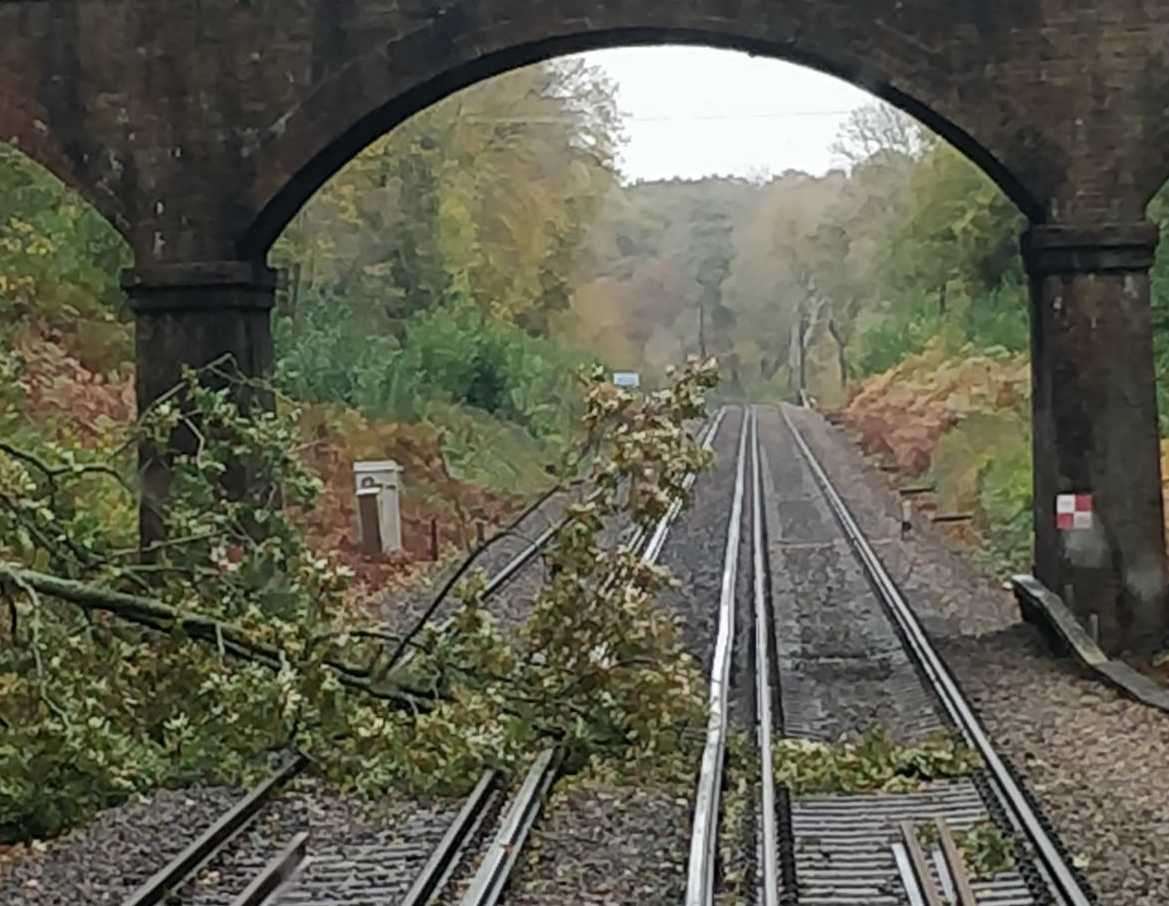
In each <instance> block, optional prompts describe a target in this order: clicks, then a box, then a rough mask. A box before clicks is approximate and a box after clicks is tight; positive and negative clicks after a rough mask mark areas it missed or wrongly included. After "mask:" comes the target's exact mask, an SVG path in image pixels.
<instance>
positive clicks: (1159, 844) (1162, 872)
mask: <svg viewBox="0 0 1169 906" xmlns="http://www.w3.org/2000/svg"><path fill="white" fill-rule="evenodd" d="M794 418H795V420H796V421H797V422H798V424H799V426H800V429H801V431H802V432H803V433H804V436H805V438H806V439H807V441H808V443H809V445H810V446H812V447H813V449H814V450H815V452H816V454H817V456H818V457H819V458H820V460H821V462H822V464H823V465H824V467H825V469H826V470H827V471H828V472H829V474H830V475H831V477H832V480H833V482H834V483H835V484H836V486H837V489H838V490H839V491H840V493H841V495H842V496H844V497H845V499H846V500H847V502H848V504H849V506H850V507H851V508H852V509H853V512H854V514H855V515H856V516H857V517H858V518H859V519H861V520H862V522H864V523H866V525H865V527H866V529H870V530H874V529H871V528H870V527H874V528H875V530H876V531H877V532H878V533H880V532H881V531H882V530H883V531H884V535H883V537H886V538H889V537H891V536H892V534H893V531H894V529H893V528H892V525H891V523H892V524H895V523H896V522H897V518H896V514H897V499H896V495H895V494H894V493H893V492H892V491H891V490H890V489H889V488H888V486H887V483H886V481H885V480H884V478H883V477H882V476H881V475H880V474H879V473H878V472H877V471H876V470H875V469H872V468H870V467H868V466H867V465H866V464H865V463H864V460H863V458H862V457H861V456H860V454H859V453H858V452H857V451H856V449H855V448H854V447H853V446H852V444H851V443H850V442H849V440H848V438H847V436H846V435H845V434H844V432H843V431H840V430H839V429H836V428H833V427H832V426H830V425H828V424H827V423H826V422H824V421H823V419H821V418H820V417H819V416H817V415H815V414H813V413H807V412H800V413H796V414H795V415H794ZM880 552H881V555H882V557H884V558H885V559H886V564H887V565H889V566H890V571H891V572H893V574H894V576H895V577H896V578H898V579H901V578H902V575H903V574H904V573H908V574H909V577H908V578H907V579H905V580H904V582H903V583H902V588H903V590H904V591H905V592H906V597H907V598H908V599H909V601H910V602H911V603H912V604H913V606H914V607H915V609H916V610H917V611H918V612H919V614H923V615H925V614H929V615H931V616H932V617H933V619H932V620H931V622H930V628H931V632H932V633H933V634H934V636H935V638H936V639H938V641H939V647H940V649H941V653H942V655H943V656H944V657H945V658H946V660H947V662H948V663H949V665H950V666H951V668H952V669H953V671H954V673H955V675H956V677H957V678H958V680H959V682H960V683H961V685H962V687H963V690H964V691H965V692H966V693H967V695H968V696H969V697H970V699H971V700H972V702H973V703H974V704H975V706H976V707H977V708H978V709H979V711H980V713H981V715H982V719H983V721H984V723H985V724H986V726H987V729H988V730H989V731H990V733H991V735H992V736H993V737H994V740H995V742H996V744H997V745H998V747H999V749H1000V751H1001V752H1003V753H1004V754H1005V755H1006V756H1008V757H1009V758H1010V760H1011V761H1012V762H1013V764H1014V765H1015V767H1016V768H1017V769H1018V770H1019V771H1020V772H1021V774H1022V775H1023V776H1024V778H1025V779H1026V780H1027V783H1028V785H1029V786H1030V788H1031V789H1032V790H1033V791H1034V792H1035V794H1036V796H1037V797H1038V799H1039V801H1040V803H1041V804H1042V806H1043V808H1044V811H1045V812H1046V813H1047V815H1048V816H1049V817H1050V818H1051V819H1052V822H1053V824H1054V826H1055V828H1056V830H1057V831H1058V832H1059V833H1060V835H1061V837H1062V838H1063V842H1064V844H1065V845H1066V846H1067V847H1068V849H1069V850H1070V851H1071V853H1072V854H1073V856H1074V857H1076V858H1077V860H1078V861H1079V862H1080V864H1081V865H1082V866H1083V872H1084V875H1085V876H1086V878H1087V879H1088V881H1089V883H1090V884H1091V885H1092V886H1093V888H1094V889H1095V891H1096V892H1097V894H1099V897H1100V902H1101V903H1102V904H1109V906H1112V904H1116V906H1164V904H1166V903H1169V871H1167V870H1166V869H1167V868H1169V717H1167V716H1166V715H1164V714H1162V713H1161V712H1159V711H1156V710H1154V709H1151V708H1147V707H1145V706H1143V705H1139V704H1136V703H1134V702H1131V701H1128V700H1126V699H1123V698H1121V697H1120V696H1119V695H1118V694H1117V693H1115V692H1113V691H1112V690H1111V689H1109V688H1107V687H1105V686H1103V685H1101V684H1100V683H1098V682H1096V681H1094V680H1093V679H1090V678H1089V677H1087V676H1086V675H1085V674H1084V673H1083V672H1082V671H1081V670H1080V669H1079V668H1078V666H1077V665H1076V664H1075V663H1074V662H1073V661H1071V660H1070V659H1063V658H1054V657H1052V655H1051V653H1050V652H1049V651H1048V649H1047V648H1046V647H1045V645H1044V644H1043V642H1042V639H1041V638H1040V636H1039V633H1038V631H1037V630H1036V629H1034V628H1033V627H1031V626H1029V625H1027V624H1024V623H1021V622H1019V618H1018V610H1017V608H1016V606H1015V604H1014V601H1013V598H1012V597H1011V596H1010V595H1009V593H1007V592H1004V591H1003V590H1002V589H1001V587H1000V583H1001V579H1002V578H1003V577H998V578H997V579H996V577H993V576H990V575H987V574H985V573H982V572H980V571H979V570H978V569H977V568H976V567H975V566H974V565H973V564H972V563H971V562H969V561H967V560H964V559H963V558H962V557H961V556H959V555H958V554H956V553H955V552H954V551H953V550H952V549H951V548H950V547H949V545H948V543H947V541H946V540H945V539H944V537H943V536H942V535H941V534H940V532H938V531H936V530H935V529H934V528H933V527H932V526H930V525H928V524H922V525H915V528H914V531H913V533H912V535H911V537H910V538H909V539H907V540H906V541H905V542H903V543H902V542H897V543H896V544H892V543H891V544H886V545H882V549H881V551H880Z"/></svg>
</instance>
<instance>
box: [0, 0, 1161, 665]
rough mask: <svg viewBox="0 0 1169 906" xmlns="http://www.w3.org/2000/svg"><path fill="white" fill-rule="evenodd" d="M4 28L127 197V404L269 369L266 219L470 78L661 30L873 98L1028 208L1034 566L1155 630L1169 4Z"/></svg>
mask: <svg viewBox="0 0 1169 906" xmlns="http://www.w3.org/2000/svg"><path fill="white" fill-rule="evenodd" d="M1153 6H1156V5H1153ZM0 28H2V29H3V30H4V34H5V41H4V42H3V43H0V72H8V73H13V74H16V75H17V76H19V78H18V79H13V80H12V81H11V86H12V89H11V94H12V95H13V96H14V97H16V96H19V97H20V98H22V99H25V100H22V101H20V102H18V104H19V106H20V109H22V110H24V111H32V110H34V109H35V110H36V111H39V112H38V114H37V116H36V117H35V119H37V120H39V121H40V122H43V123H45V124H46V125H47V126H48V129H49V137H50V138H51V141H48V140H46V144H45V146H44V148H43V149H42V152H43V153H44V154H45V155H47V159H46V162H47V163H49V165H50V166H53V167H54V169H58V168H60V169H59V172H62V171H64V170H66V169H68V170H69V171H70V172H71V174H72V175H73V177H74V178H73V179H70V182H71V184H74V185H77V186H78V187H79V188H82V191H83V192H84V194H86V195H87V196H89V197H91V198H97V197H98V196H102V195H104V196H105V197H106V199H107V202H108V201H109V200H110V199H113V200H114V201H116V205H114V206H113V207H111V208H110V210H111V211H113V212H114V213H115V214H116V215H117V217H119V218H121V221H120V222H121V224H122V225H123V226H124V232H125V233H126V235H127V237H128V238H129V239H130V241H131V244H132V245H133V247H134V250H135V255H136V270H135V272H134V273H133V274H131V275H128V277H127V288H128V291H129V292H130V294H131V298H132V301H133V304H134V306H135V308H136V311H137V316H138V325H139V339H138V366H139V367H138V392H139V396H140V399H141V400H142V401H143V402H145V401H149V400H150V399H152V398H153V397H154V396H155V395H156V394H157V393H158V392H160V391H161V390H162V389H164V388H166V387H169V386H170V385H171V384H172V383H173V381H174V379H175V377H176V376H177V374H178V369H179V366H180V365H181V364H183V363H192V364H201V363H204V362H206V361H209V360H210V359H212V358H215V357H217V356H218V355H220V354H222V353H225V352H231V353H234V354H235V355H236V356H237V359H238V360H239V361H240V362H242V363H244V366H245V367H247V368H250V369H253V370H257V371H262V370H264V369H265V368H266V367H268V365H270V363H271V360H272V350H271V331H270V329H269V324H268V311H269V308H270V307H271V304H272V299H273V292H274V283H275V281H274V274H273V273H272V272H271V271H270V270H269V269H268V268H267V266H266V265H265V264H264V257H265V254H266V251H267V248H268V245H269V244H270V243H271V241H272V240H273V239H274V238H275V236H276V234H277V233H278V232H279V230H280V228H281V227H282V226H283V224H284V223H285V222H287V220H288V219H289V218H290V217H291V216H292V214H293V213H294V212H295V211H296V210H297V208H298V207H299V206H300V205H301V204H303V202H304V201H305V199H307V198H308V197H309V196H310V195H311V194H312V192H313V191H314V190H315V189H316V188H317V187H318V186H319V185H320V184H321V183H322V182H323V181H324V180H325V179H327V178H328V176H329V175H330V174H331V173H333V172H335V171H336V170H337V169H338V168H339V167H340V166H341V165H342V164H343V163H344V162H345V161H346V160H348V159H349V158H350V157H352V156H353V155H354V154H356V153H357V152H358V151H359V150H360V149H361V148H362V147H364V146H365V145H366V144H368V143H369V142H370V141H372V140H373V139H374V138H376V137H377V136H378V135H380V134H381V133H382V132H384V131H386V130H387V129H389V128H392V127H393V125H394V124H395V123H397V122H400V121H401V120H402V119H404V118H405V117H407V116H409V115H410V114H411V113H413V112H415V111H417V110H419V109H421V108H422V107H424V106H426V105H427V104H429V103H432V102H434V101H436V100H438V99H439V98H441V97H443V96H445V95H446V94H449V93H451V92H452V91H454V90H456V89H458V88H460V87H463V86H465V85H468V84H470V83H471V82H474V81H476V80H480V79H483V78H487V77H488V76H490V75H493V74H495V73H498V72H502V71H504V70H506V69H509V68H514V67H516V66H519V65H522V64H524V63H530V62H534V61H536V60H539V59H544V58H547V57H550V56H554V55H558V54H564V53H568V52H572V51H578V50H583V49H586V48H599V47H612V46H617V45H629V44H648V43H661V42H664V41H671V42H688V43H703V44H710V45H714V46H720V47H728V48H738V49H740V50H745V51H748V52H751V53H756V54H766V55H771V56H775V57H779V58H782V59H786V60H790V61H792V62H796V63H803V64H806V65H810V66H813V67H815V68H817V69H821V70H823V71H825V72H829V73H831V74H833V75H836V76H839V77H841V78H844V79H846V80H847V81H850V82H852V83H854V84H856V85H859V86H861V87H864V88H867V89H869V90H870V91H872V92H873V93H875V94H877V95H879V96H882V97H884V98H886V99H888V100H889V101H891V102H892V103H894V104H895V105H897V106H899V107H901V108H902V109H904V110H906V111H907V112H909V113H911V114H912V115H914V116H916V117H917V118H918V119H920V120H921V121H922V122H924V123H925V124H926V125H928V126H930V127H931V128H933V129H934V130H935V131H937V132H938V133H940V134H941V135H943V136H944V137H946V138H947V139H949V140H950V141H951V143H953V144H954V145H955V146H956V147H958V148H959V149H960V150H961V151H963V152H964V153H965V154H966V155H967V156H968V157H969V158H970V159H971V160H972V161H974V162H975V163H976V164H977V165H979V166H980V167H982V169H983V170H984V171H986V172H987V173H988V174H989V175H990V177H991V178H992V179H993V180H995V181H996V182H997V183H998V185H999V186H1000V187H1001V188H1002V189H1003V190H1004V191H1005V192H1006V193H1007V194H1008V195H1009V196H1010V197H1011V198H1012V199H1014V201H1015V203H1016V204H1017V205H1018V206H1019V207H1020V209H1021V210H1023V211H1024V213H1025V214H1026V215H1027V216H1028V217H1029V218H1030V220H1031V222H1032V228H1031V230H1030V231H1029V232H1028V234H1027V237H1026V239H1025V242H1024V247H1023V252H1024V259H1025V263H1026V265H1027V269H1028V272H1029V273H1030V275H1031V283H1032V327H1033V330H1032V334H1033V355H1032V362H1033V369H1034V388H1035V389H1034V393H1033V398H1034V420H1035V488H1036V503H1035V517H1036V533H1037V534H1036V552H1037V557H1036V560H1037V569H1038V573H1039V576H1040V578H1042V579H1043V580H1044V581H1045V582H1047V584H1049V585H1051V586H1052V587H1054V588H1056V589H1058V590H1062V589H1063V588H1064V587H1065V586H1067V585H1071V586H1072V587H1074V588H1075V589H1076V592H1077V594H1076V596H1075V597H1076V603H1077V606H1082V607H1091V608H1093V609H1096V610H1098V611H1099V615H1100V618H1101V621H1100V622H1101V629H1102V632H1103V634H1104V643H1105V646H1106V647H1107V648H1109V649H1111V650H1116V649H1117V648H1118V647H1120V646H1122V645H1125V644H1130V643H1132V644H1140V645H1149V644H1152V643H1153V642H1154V641H1157V640H1159V638H1160V636H1161V635H1162V634H1163V633H1164V632H1165V630H1166V629H1167V628H1169V620H1167V609H1166V600H1167V590H1169V577H1167V574H1166V565H1165V555H1164V544H1163V534H1164V530H1163V526H1162V523H1161V511H1162V503H1161V490H1160V464H1159V456H1158V443H1157V419H1156V400H1155V387H1154V382H1153V367H1152V343H1151V336H1152V327H1151V324H1150V318H1149V279H1148V271H1149V267H1150V265H1151V263H1152V260H1153V253H1154V249H1155V247H1156V244H1157V234H1156V230H1155V229H1154V228H1152V227H1151V225H1149V224H1148V223H1146V222H1145V220H1144V212H1145V206H1146V203H1147V202H1148V199H1149V198H1150V197H1151V196H1152V195H1153V193H1154V192H1155V191H1156V190H1157V189H1158V188H1159V187H1160V185H1161V183H1162V182H1163V181H1164V179H1165V177H1166V175H1169V154H1166V152H1165V151H1164V149H1165V148H1166V147H1169V111H1167V110H1166V105H1165V100H1164V98H1165V94H1164V85H1165V81H1166V79H1165V76H1166V74H1169V7H1156V8H1152V7H1150V5H1149V4H1148V3H1145V2H1143V0H1087V2H1081V0H1075V2H1073V0H1049V2H1045V3H1043V4H1035V3H1032V4H1023V3H1017V2H1010V0H964V2H954V0H549V2H547V3H540V4H538V5H533V4H532V3H531V2H530V0H438V2H435V0H301V2H298V3H287V2H283V0H250V2H248V3H241V2H239V0H201V2H200V3H199V4H191V5H178V6H176V5H170V6H167V7H160V6H158V5H157V4H142V3H140V2H138V0H101V2H81V0H61V2H56V3H44V2H42V0H12V2H9V3H7V4H3V5H2V6H0ZM765 87H766V86H759V88H760V90H763V89H765ZM34 99H35V100H34ZM41 113H43V114H44V115H43V116H41V115H40V114H41ZM25 120H26V121H27V117H26V118H25ZM2 125H4V124H3V122H0V126H2ZM26 126H27V122H26ZM22 129H23V131H24V132H25V133H27V132H28V129H27V128H26V127H22ZM31 138H32V136H31V135H29V136H24V135H22V138H21V140H22V141H24V140H30V139H31ZM52 148H55V149H56V151H53V150H51V149H52ZM99 207H101V208H102V210H106V207H105V206H104V205H103V204H99ZM1066 492H1083V493H1089V492H1090V493H1092V494H1093V495H1094V496H1095V511H1096V515H1097V518H1098V523H1099V531H1098V532H1097V533H1096V534H1095V535H1093V537H1092V539H1091V543H1090V544H1084V543H1082V542H1083V540H1084V539H1082V538H1079V539H1071V538H1068V537H1065V536H1064V535H1061V534H1060V533H1059V532H1058V531H1057V530H1056V527H1055V497H1056V495H1057V494H1059V493H1066Z"/></svg>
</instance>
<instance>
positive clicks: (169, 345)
mask: <svg viewBox="0 0 1169 906" xmlns="http://www.w3.org/2000/svg"><path fill="white" fill-rule="evenodd" d="M122 285H123V287H124V288H125V290H126V292H127V294H128V296H129V298H130V305H131V308H132V309H133V310H134V313H135V317H136V327H135V358H136V361H137V375H136V388H135V389H136V393H137V398H138V409H139V411H140V412H141V411H142V410H143V409H144V408H145V407H146V406H148V405H150V403H152V402H153V401H154V400H156V399H158V398H159V397H160V396H161V395H162V394H164V393H166V392H167V391H168V390H170V389H171V388H172V387H174V386H175V385H176V384H177V383H178V382H179V380H180V379H181V377H182V368H183V366H184V365H189V366H192V367H196V368H197V367H200V366H203V365H206V364H207V363H209V362H212V361H214V360H216V359H218V358H220V357H221V356H223V355H226V354H230V355H231V356H233V357H234V359H235V367H236V369H238V371H239V373H240V374H242V375H243V376H246V377H265V376H268V375H269V374H270V373H271V370H272V365H273V346H272V327H271V309H272V306H273V303H274V301H275V293H276V272H275V271H274V270H272V269H271V268H269V267H268V266H267V265H266V264H264V263H263V262H259V261H210V262H182V263H173V264H163V265H152V266H150V267H144V268H140V269H137V270H132V271H126V272H125V273H124V274H123V276H122ZM207 383H209V384H214V383H215V381H214V380H213V379H211V380H209V381H208V382H207ZM240 402H241V403H242V404H243V405H252V404H256V405H260V406H270V405H271V401H270V400H269V399H267V398H256V397H255V396H253V395H251V394H247V393H245V394H242V395H241V397H240ZM194 440H195V439H194V437H193V436H191V435H190V433H189V432H177V433H176V436H175V437H174V438H173V439H172V444H173V445H174V447H175V448H176V449H179V450H187V449H193V444H194ZM139 459H140V464H141V479H142V492H143V504H142V509H141V512H140V516H139V534H140V537H141V540H142V543H143V544H144V545H145V544H149V543H150V542H152V541H156V540H159V539H160V538H161V537H162V535H163V531H162V524H161V521H160V519H159V517H158V514H157V508H156V507H155V506H153V505H152V504H153V503H154V502H156V501H159V500H162V499H164V498H165V497H166V493H167V489H168V487H169V484H170V475H169V469H168V465H167V462H166V461H165V459H164V458H163V457H161V456H159V455H158V453H157V451H155V450H153V449H148V448H144V449H142V450H140V451H139ZM232 471H233V472H234V473H235V474H229V475H228V476H226V482H227V485H228V487H229V489H231V490H232V491H234V492H237V493H243V492H244V490H245V489H246V485H247V476H246V469H245V468H244V467H242V466H241V467H240V468H239V469H233V470H232Z"/></svg>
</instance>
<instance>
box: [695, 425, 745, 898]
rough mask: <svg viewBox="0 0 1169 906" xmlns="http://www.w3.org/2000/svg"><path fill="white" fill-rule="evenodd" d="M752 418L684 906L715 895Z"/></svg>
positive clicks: (734, 507) (727, 558)
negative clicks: (736, 599)
mask: <svg viewBox="0 0 1169 906" xmlns="http://www.w3.org/2000/svg"><path fill="white" fill-rule="evenodd" d="M753 417H754V410H753V409H752V408H751V407H750V406H744V407H743V425H742V428H741V429H740V431H739V454H738V460H737V468H736V474H735V490H734V495H733V497H732V502H731V519H730V524H729V526H728V527H727V544H726V550H725V553H724V556H723V574H722V592H721V594H720V596H719V608H718V613H719V619H718V636H717V638H716V641H715V647H714V660H713V662H712V664H711V670H710V706H709V711H708V719H707V729H706V744H705V745H704V746H703V750H702V761H701V768H700V770H699V775H698V789H697V792H696V794H695V798H694V820H693V823H692V825H691V830H690V858H689V863H688V871H687V877H686V906H709V904H710V903H711V902H712V898H713V894H714V856H715V851H716V849H717V843H718V812H719V796H720V793H721V791H722V773H723V758H724V755H725V753H726V735H727V711H728V705H729V701H728V699H729V693H730V670H731V653H732V649H733V648H734V638H735V580H736V577H737V574H738V563H739V538H740V535H741V531H742V525H741V523H742V518H743V489H744V485H745V480H744V473H745V471H746V469H745V460H746V451H747V433H748V432H747V426H748V423H749V422H750V421H751V420H752V419H753Z"/></svg>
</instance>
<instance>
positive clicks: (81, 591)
mask: <svg viewBox="0 0 1169 906" xmlns="http://www.w3.org/2000/svg"><path fill="white" fill-rule="evenodd" d="M4 580H7V581H8V582H10V583H12V584H13V585H15V586H16V587H17V588H20V589H21V590H23V591H25V592H26V593H28V592H30V591H31V592H32V594H31V595H30V597H31V599H32V602H33V604H34V606H36V605H37V604H39V597H38V595H37V594H36V593H38V592H39V593H40V594H44V595H48V596H49V597H53V598H57V599H59V600H62V601H67V602H69V603H70V604H74V605H76V606H77V607H80V608H82V609H83V610H101V611H105V612H107V613H111V614H113V615H114V616H116V617H119V618H121V619H123V620H127V621H129V622H131V623H137V624H138V625H140V626H145V627H146V628H148V629H153V630H156V631H158V632H173V631H174V630H175V629H182V630H183V632H185V633H186V634H187V635H188V636H190V637H191V638H193V639H196V640H198V641H200V642H203V643H206V644H210V645H213V646H215V647H216V648H219V646H220V645H221V644H222V646H223V650H224V651H226V652H228V653H230V654H232V655H234V656H236V657H239V658H242V659H244V660H249V661H252V662H254V663H257V664H261V665H263V666H265V667H268V668H269V669H272V670H279V669H280V663H281V658H282V657H285V655H284V652H283V651H282V649H280V648H278V647H276V646H274V645H268V644H264V643H263V642H257V641H255V640H253V639H252V638H251V637H250V636H249V635H248V634H247V633H246V632H245V631H244V630H243V629H241V628H239V627H238V626H233V625H232V624H230V623H225V622H223V621H221V620H216V619H214V618H212V617H206V616H201V615H199V614H192V613H184V612H182V611H179V610H178V609H176V608H174V607H170V606H169V605H167V604H163V603H162V602H160V601H156V600H154V599H152V598H145V597H140V596H138V595H128V594H124V593H123V592H118V591H111V590H109V589H105V588H94V587H93V586H91V585H87V584H85V583H84V582H77V581H74V580H72V579H62V578H59V577H58V576H50V575H46V574H45V573H38V572H34V571H32V570H28V569H23V568H21V567H19V566H17V565H15V564H12V563H0V582H2V581H4ZM324 665H325V666H326V667H328V668H329V669H330V670H332V671H333V672H334V673H335V674H336V676H337V679H338V681H339V682H340V683H341V684H342V685H344V686H347V687H349V688H350V689H356V690H358V691H361V692H364V693H366V694H367V695H370V696H372V697H374V698H378V699H382V700H385V701H390V702H393V703H395V704H396V705H397V706H399V707H401V708H403V709H405V708H409V709H412V710H415V711H419V710H427V709H428V708H429V703H428V702H426V701H425V700H424V699H423V698H421V697H420V696H418V695H417V694H415V693H413V692H411V691H410V690H405V689H402V688H400V687H396V686H390V687H381V686H378V685H377V684H376V683H374V682H373V681H371V680H370V679H368V678H366V677H365V676H363V675H362V671H361V668H359V667H353V666H351V665H348V664H345V663H343V662H341V661H337V660H326V661H324Z"/></svg>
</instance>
